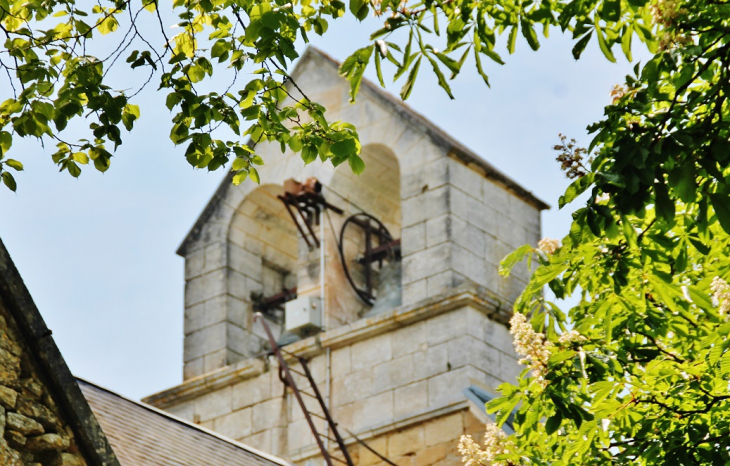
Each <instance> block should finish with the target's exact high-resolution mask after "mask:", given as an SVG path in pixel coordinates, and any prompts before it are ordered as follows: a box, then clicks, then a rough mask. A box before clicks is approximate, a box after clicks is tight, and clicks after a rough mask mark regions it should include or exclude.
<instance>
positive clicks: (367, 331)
mask: <svg viewBox="0 0 730 466" xmlns="http://www.w3.org/2000/svg"><path fill="white" fill-rule="evenodd" d="M465 306H469V307H472V308H474V309H476V310H478V311H480V312H483V313H484V314H486V315H487V316H489V317H490V318H491V319H493V320H495V321H497V322H500V323H503V324H506V323H507V321H508V320H509V316H510V311H509V307H508V306H505V305H504V304H503V303H502V302H501V301H500V300H499V299H498V298H497V297H496V296H494V294H492V293H490V292H488V291H486V290H485V289H484V288H481V287H478V286H475V285H473V284H466V285H462V286H460V287H458V288H454V289H452V290H450V291H448V292H446V293H443V294H440V295H438V296H434V297H432V298H427V299H424V300H421V301H419V302H417V303H414V304H410V305H406V306H400V307H397V308H395V309H393V310H391V311H387V312H384V313H382V314H378V315H375V316H372V317H367V318H363V319H360V320H357V321H355V322H353V323H351V324H348V325H343V326H342V327H338V328H335V329H332V330H329V331H326V332H322V333H320V334H319V335H316V336H313V337H309V338H306V339H304V340H301V341H298V342H295V343H292V344H290V345H287V346H286V351H287V353H289V355H287V354H286V353H285V356H286V357H287V359H293V356H291V355H294V356H297V357H307V358H311V357H314V356H317V355H318V354H321V353H323V352H324V350H325V348H332V349H336V348H341V347H344V346H348V345H351V344H353V343H356V342H358V341H362V340H366V339H368V338H372V337H374V336H377V335H380V334H383V333H387V332H390V331H392V330H395V329H397V328H400V327H404V326H407V325H411V324H413V323H416V322H419V321H421V320H425V319H428V318H431V317H434V316H437V315H439V314H443V313H446V312H450V311H453V310H455V309H459V308H462V307H465ZM267 365H268V362H267V359H266V355H261V356H259V357H255V358H250V359H247V360H245V361H240V362H238V363H236V364H233V365H231V366H228V367H224V368H221V369H218V370H216V371H214V372H210V373H208V374H203V375H200V376H198V377H194V378H192V379H190V380H186V381H185V382H183V383H182V384H180V385H177V386H175V387H172V388H169V389H167V390H163V391H161V392H158V393H155V394H152V395H150V396H148V397H146V398H144V399H142V401H143V402H144V403H147V404H150V405H152V406H155V407H156V408H160V409H165V408H168V407H171V406H174V405H176V404H178V403H182V402H183V401H186V400H189V399H192V398H197V397H199V396H202V395H205V394H206V393H210V392H212V391H215V390H218V389H221V388H224V387H226V386H228V385H233V384H235V383H238V382H241V381H242V380H246V379H249V378H252V377H256V376H258V375H261V374H262V373H264V372H266V371H267V370H268V367H267Z"/></svg>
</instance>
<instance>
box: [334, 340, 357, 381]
mask: <svg viewBox="0 0 730 466" xmlns="http://www.w3.org/2000/svg"><path fill="white" fill-rule="evenodd" d="M350 354H351V353H350V347H349V346H345V347H344V348H339V349H336V350H333V351H332V353H331V355H330V358H331V359H330V365H331V368H332V377H333V378H338V377H344V376H345V375H347V374H349V373H350V372H351V370H352V361H351V359H350Z"/></svg>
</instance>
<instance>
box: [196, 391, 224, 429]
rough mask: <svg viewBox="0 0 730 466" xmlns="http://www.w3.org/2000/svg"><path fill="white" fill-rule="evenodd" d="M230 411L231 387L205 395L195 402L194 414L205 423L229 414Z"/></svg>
mask: <svg viewBox="0 0 730 466" xmlns="http://www.w3.org/2000/svg"><path fill="white" fill-rule="evenodd" d="M231 411H233V409H231V387H225V388H222V389H220V390H216V391H214V392H210V393H207V394H205V395H203V396H201V397H200V398H198V399H197V400H196V401H195V414H197V415H198V416H200V421H201V422H205V421H209V420H212V419H215V418H217V417H221V416H224V415H226V414H229V413H230V412H231Z"/></svg>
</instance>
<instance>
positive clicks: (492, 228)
mask: <svg viewBox="0 0 730 466" xmlns="http://www.w3.org/2000/svg"><path fill="white" fill-rule="evenodd" d="M504 218H505V217H504V215H502V214H500V213H499V212H497V211H496V210H494V209H492V208H491V207H489V206H487V205H484V203H483V202H482V201H480V200H477V199H473V198H470V199H469V217H468V220H469V223H471V224H472V225H474V226H476V227H477V228H479V229H480V230H482V231H484V232H486V233H489V234H491V235H500V237H502V236H501V234H502V230H501V228H502V227H501V226H500V222H501V221H502V220H503V219H504Z"/></svg>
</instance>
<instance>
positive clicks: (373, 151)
mask: <svg viewBox="0 0 730 466" xmlns="http://www.w3.org/2000/svg"><path fill="white" fill-rule="evenodd" d="M360 156H361V157H362V159H363V160H364V162H365V171H364V172H363V173H362V174H360V175H355V174H354V173H352V170H351V169H350V167H349V166H346V165H343V166H340V167H338V168H337V169H336V171H335V173H334V175H333V177H332V179H331V181H330V183H329V185H328V186H326V194H325V195H326V196H327V198H328V200H330V202H332V203H334V204H336V205H337V206H338V207H340V208H341V209H343V210H344V213H343V214H342V215H341V216H336V217H337V218H336V219H335V216H331V219H332V220H333V225H331V226H329V227H330V228H331V229H334V233H335V234H336V236H337V239H338V242H340V243H341V245H340V246H341V251H342V254H340V253H339V251H337V252H335V253H334V254H333V257H334V258H336V259H337V260H336V261H333V265H332V266H331V267H330V268H331V269H334V271H333V272H331V273H328V281H329V282H330V283H332V284H333V285H335V291H334V293H332V294H333V295H334V296H332V297H331V298H330V301H332V302H333V303H332V304H334V306H332V305H330V307H329V311H328V316H329V317H330V318H331V319H333V320H334V321H335V322H334V323H335V324H345V323H349V322H351V321H353V320H356V319H358V318H360V317H363V316H368V315H372V314H375V313H378V312H382V311H385V310H388V309H392V308H393V307H396V306H398V305H399V304H400V293H401V278H400V277H401V274H400V261H399V257H400V245H399V240H400V237H401V196H400V168H399V165H398V159H397V158H396V157H395V154H393V152H392V151H391V150H390V149H388V148H387V147H385V146H382V145H375V144H373V145H368V146H365V147H363V149H362V153H361V155H360ZM364 214H367V215H364ZM348 219H351V220H350V221H348ZM343 225H345V228H344V230H343ZM381 227H382V228H381ZM381 229H383V230H385V231H387V233H382V232H381V231H380V230H381ZM368 230H370V231H369V232H368ZM386 243H387V244H386ZM343 257H344V260H343ZM348 275H349V277H348ZM368 295H369V296H368Z"/></svg>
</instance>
